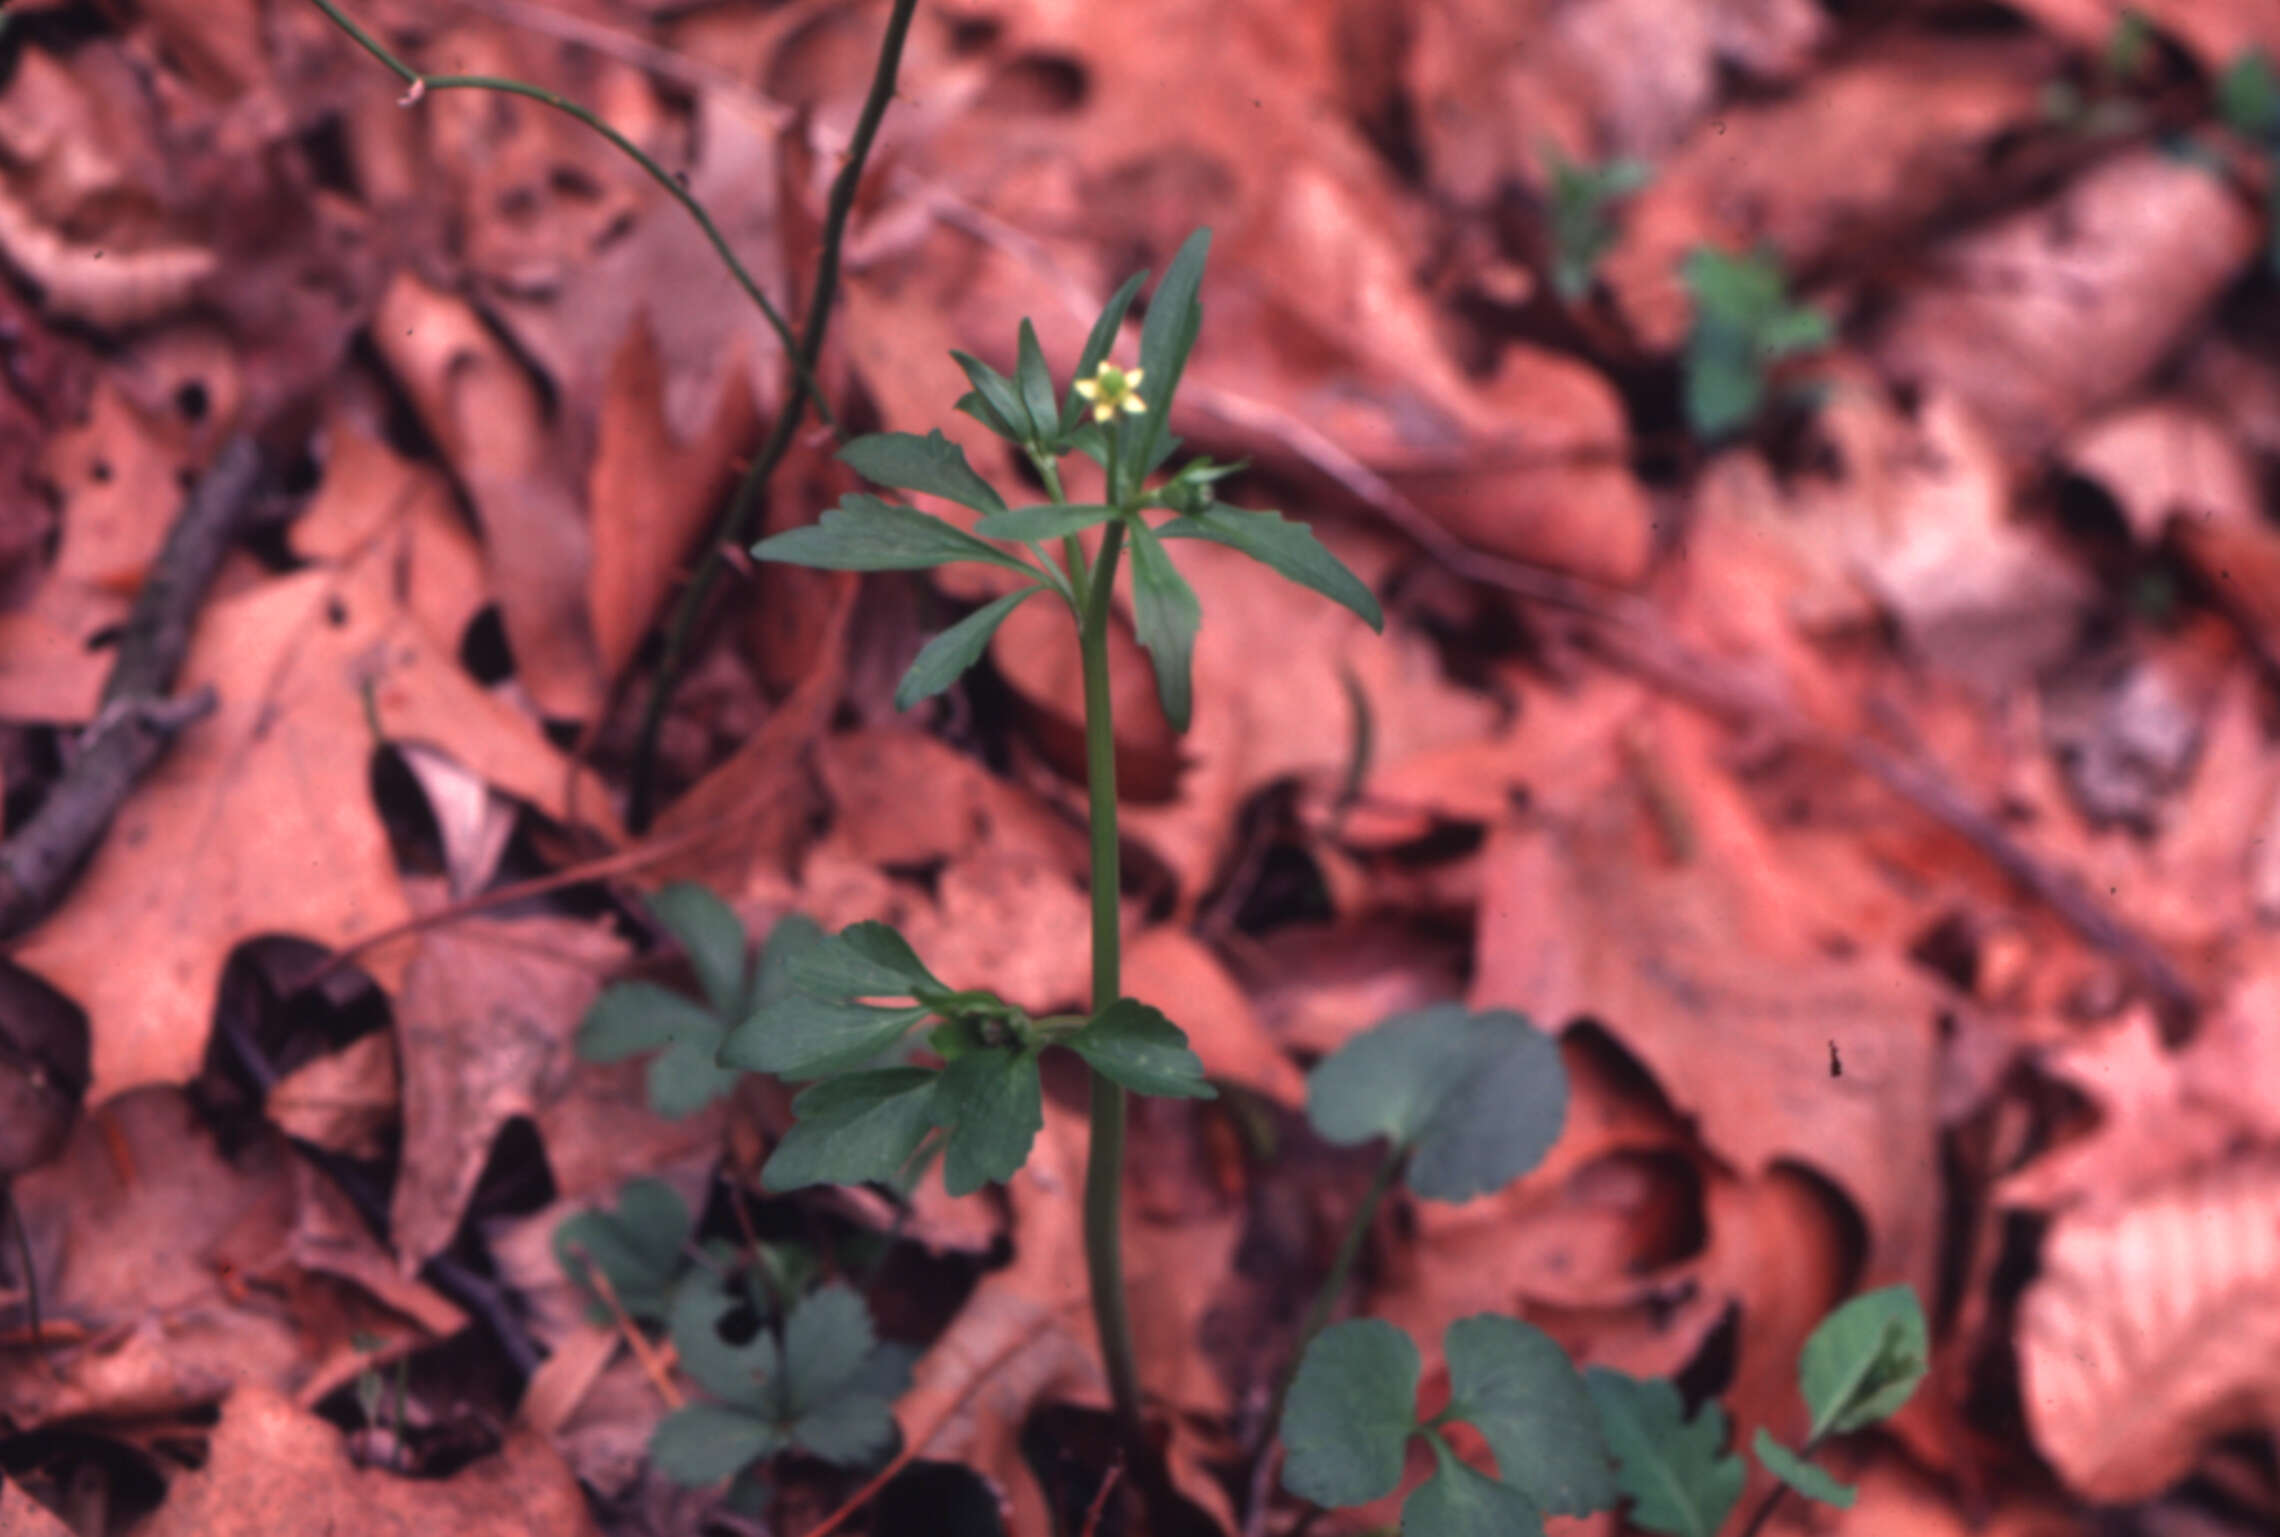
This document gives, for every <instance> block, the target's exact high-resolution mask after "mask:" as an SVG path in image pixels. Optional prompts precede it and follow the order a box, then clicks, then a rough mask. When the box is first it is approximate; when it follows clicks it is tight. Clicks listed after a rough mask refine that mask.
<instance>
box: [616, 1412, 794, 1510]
mask: <svg viewBox="0 0 2280 1537" xmlns="http://www.w3.org/2000/svg"><path fill="white" fill-rule="evenodd" d="M783 1446H784V1438H783V1436H782V1434H781V1433H780V1432H778V1431H777V1429H776V1428H775V1427H774V1426H773V1425H770V1424H769V1423H768V1422H767V1421H765V1420H760V1419H755V1418H753V1417H752V1416H751V1415H749V1414H744V1413H741V1412H740V1411H738V1410H735V1409H732V1408H729V1407H728V1406H727V1405H725V1404H689V1405H687V1406H685V1407H683V1408H679V1409H675V1410H674V1411H673V1412H672V1413H671V1414H668V1415H666V1416H665V1418H664V1419H662V1420H660V1421H658V1422H657V1429H656V1430H655V1431H654V1432H652V1433H651V1435H650V1438H649V1459H650V1461H651V1462H653V1463H655V1464H656V1465H657V1471H658V1472H660V1473H662V1474H664V1475H665V1476H666V1477H667V1478H670V1479H671V1480H673V1482H675V1483H677V1484H679V1485H681V1486H682V1487H683V1488H688V1489H702V1488H705V1487H707V1486H708V1485H712V1484H717V1483H719V1482H720V1481H721V1480H723V1479H725V1478H729V1477H732V1476H734V1475H735V1474H736V1473H738V1472H740V1471H741V1470H743V1469H744V1468H746V1467H748V1466H750V1465H751V1464H752V1463H755V1462H758V1461H759V1460H760V1459H761V1458H763V1457H772V1456H774V1455H775V1454H776V1453H777V1452H779V1451H781V1450H782V1449H783Z"/></svg>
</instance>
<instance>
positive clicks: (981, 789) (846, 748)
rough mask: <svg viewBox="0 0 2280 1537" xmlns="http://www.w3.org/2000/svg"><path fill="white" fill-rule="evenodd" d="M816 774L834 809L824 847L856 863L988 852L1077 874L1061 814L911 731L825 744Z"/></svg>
mask: <svg viewBox="0 0 2280 1537" xmlns="http://www.w3.org/2000/svg"><path fill="white" fill-rule="evenodd" d="M816 772H817V773H818V774H819V775H821V776H822V779H823V783H824V788H825V789H826V790H828V791H829V792H830V795H831V801H832V826H831V831H830V832H829V833H828V834H827V835H826V837H825V839H824V843H823V845H822V846H823V847H831V848H836V849H838V850H839V851H840V852H841V853H843V854H844V855H845V857H847V858H848V859H850V860H852V861H854V862H857V863H861V864H874V865H882V866H905V867H913V868H915V867H920V866H924V865H928V864H932V863H934V862H936V861H946V860H956V859H963V858H966V857H969V856H970V855H973V854H975V853H977V852H979V851H981V850H982V849H984V848H996V849H1000V850H1018V851H1020V852H1022V853H1026V854H1031V855H1034V856H1037V857H1038V858H1039V859H1040V860H1041V861H1047V862H1049V861H1053V860H1059V861H1062V862H1063V863H1064V867H1065V868H1067V869H1069V870H1071V871H1077V870H1081V869H1083V868H1084V861H1085V857H1086V856H1085V848H1086V844H1085V834H1084V831H1083V829H1082V828H1080V827H1078V826H1077V825H1076V824H1075V823H1074V822H1072V821H1071V820H1070V819H1069V817H1068V816H1067V815H1066V814H1065V813H1063V812H1062V811H1061V810H1059V809H1057V808H1055V807H1053V806H1051V805H1049V804H1048V803H1046V802H1045V801H1044V800H1042V799H1040V798H1039V797H1038V796H1037V794H1036V793H1035V792H1034V791H1031V790H1028V789H1026V788H1024V787H1022V786H1020V785H1017V784H1014V783H1011V782H1010V781H1007V780H1004V779H1000V778H999V777H998V776H997V775H995V774H992V773H991V772H989V770H988V769H986V768H985V767H983V766H982V765H981V764H980V763H979V762H977V761H976V760H975V759H974V758H972V757H971V756H969V755H968V754H965V753H962V752H959V751H958V750H957V749H955V748H953V747H951V746H950V745H949V744H948V743H946V742H944V741H942V739H941V738H939V737H935V736H929V735H928V734H926V733H925V732H923V731H919V730H916V729H914V728H912V727H911V726H909V725H906V724H901V723H897V724H894V725H889V726H878V727H872V728H870V729H868V730H861V731H848V732H840V733H837V734H835V735H832V736H829V737H826V738H824V740H823V741H821V742H820V743H818V744H817V745H816Z"/></svg>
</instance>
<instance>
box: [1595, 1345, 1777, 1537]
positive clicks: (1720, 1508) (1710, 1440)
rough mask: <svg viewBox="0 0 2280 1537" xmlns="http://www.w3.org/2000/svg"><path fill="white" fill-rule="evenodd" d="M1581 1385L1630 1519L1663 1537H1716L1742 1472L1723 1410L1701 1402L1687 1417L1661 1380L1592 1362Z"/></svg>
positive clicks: (1672, 1388)
mask: <svg viewBox="0 0 2280 1537" xmlns="http://www.w3.org/2000/svg"><path fill="white" fill-rule="evenodd" d="M1583 1382H1584V1387H1585V1389H1586V1390H1587V1391H1589V1393H1590V1394H1591V1402H1592V1404H1593V1406H1594V1407H1595V1408H1596V1409H1597V1410H1598V1413H1599V1428H1600V1432H1601V1433H1602V1434H1603V1435H1605V1436H1606V1438H1607V1446H1608V1449H1609V1450H1610V1451H1612V1452H1613V1453H1614V1454H1615V1485H1616V1487H1617V1488H1618V1489H1619V1490H1621V1491H1622V1492H1623V1493H1624V1494H1626V1495H1628V1496H1630V1498H1631V1502H1632V1503H1631V1510H1630V1515H1629V1519H1630V1522H1631V1524H1632V1525H1633V1526H1637V1527H1642V1528H1644V1529H1645V1530H1647V1531H1650V1532H1660V1533H1663V1534H1664V1537H1718V1529H1719V1528H1720V1527H1722V1526H1724V1525H1725V1524H1726V1516H1727V1513H1728V1512H1730V1511H1731V1510H1732V1509H1733V1508H1734V1502H1735V1501H1736V1500H1739V1499H1740V1498H1741V1497H1742V1484H1743V1482H1744V1481H1745V1480H1746V1478H1747V1477H1748V1472H1749V1470H1748V1468H1747V1467H1746V1466H1744V1464H1743V1462H1742V1459H1741V1458H1739V1457H1736V1456H1734V1455H1732V1454H1731V1453H1729V1452H1727V1451H1726V1450H1725V1440H1726V1416H1725V1413H1724V1411H1723V1410H1721V1409H1720V1408H1719V1407H1718V1405H1717V1403H1716V1402H1715V1401H1712V1402H1706V1403H1704V1404H1703V1406H1702V1408H1701V1411H1700V1412H1699V1413H1697V1414H1696V1415H1695V1416H1694V1418H1693V1419H1691V1420H1689V1419H1687V1418H1686V1410H1685V1405H1684V1404H1683V1403H1682V1402H1681V1401H1680V1399H1679V1396H1678V1388H1677V1387H1676V1386H1675V1385H1674V1384H1673V1383H1671V1382H1670V1380H1669V1379H1668V1378H1664V1377H1649V1378H1646V1379H1644V1380H1642V1379H1640V1378H1637V1377H1631V1376H1626V1375H1625V1374H1624V1373H1622V1372H1619V1371H1614V1370H1611V1369H1610V1368H1608V1367H1604V1366H1594V1367H1592V1368H1591V1369H1590V1370H1589V1371H1587V1372H1585V1373H1584V1378H1583Z"/></svg>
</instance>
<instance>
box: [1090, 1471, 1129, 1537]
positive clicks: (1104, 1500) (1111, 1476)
mask: <svg viewBox="0 0 2280 1537" xmlns="http://www.w3.org/2000/svg"><path fill="white" fill-rule="evenodd" d="M1123 1477H1124V1459H1123V1458H1121V1457H1119V1458H1117V1459H1116V1461H1114V1462H1112V1463H1110V1464H1109V1465H1108V1476H1107V1477H1106V1478H1104V1479H1102V1480H1101V1481H1100V1492H1099V1493H1097V1494H1095V1495H1094V1496H1093V1497H1092V1503H1091V1504H1090V1505H1088V1506H1086V1507H1085V1525H1084V1530H1083V1532H1081V1533H1080V1534H1079V1537H1100V1518H1101V1517H1102V1516H1104V1515H1106V1514H1107V1513H1108V1497H1109V1496H1110V1495H1111V1494H1113V1493H1115V1492H1116V1486H1117V1483H1118V1481H1120V1480H1121V1479H1122V1478H1123Z"/></svg>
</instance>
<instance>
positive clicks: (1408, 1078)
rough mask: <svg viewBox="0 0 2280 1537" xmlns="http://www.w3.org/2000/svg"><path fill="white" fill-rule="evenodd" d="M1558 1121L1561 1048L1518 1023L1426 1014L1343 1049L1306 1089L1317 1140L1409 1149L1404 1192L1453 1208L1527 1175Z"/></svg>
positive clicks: (1391, 1022) (1506, 1017)
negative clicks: (1378, 1141) (1378, 1142)
mask: <svg viewBox="0 0 2280 1537" xmlns="http://www.w3.org/2000/svg"><path fill="white" fill-rule="evenodd" d="M1566 1113H1567V1073H1566V1069H1565V1068H1564V1067H1562V1065H1561V1063H1560V1058H1559V1048H1558V1047H1557V1046H1556V1045H1555V1044H1554V1043H1553V1042H1552V1041H1551V1039H1550V1038H1549V1037H1548V1036H1546V1035H1544V1034H1543V1033H1542V1032H1541V1031H1539V1030H1537V1029H1536V1028H1535V1027H1534V1026H1533V1025H1531V1024H1529V1023H1528V1021H1527V1020H1526V1019H1524V1018H1523V1017H1521V1016H1520V1015H1518V1014H1514V1013H1511V1012H1509V1011H1506V1010H1500V1009H1498V1010H1489V1011H1486V1012H1484V1013H1480V1014H1470V1013H1467V1012H1466V1011H1465V1009H1464V1008H1463V1006H1462V1005H1459V1004H1436V1005H1433V1006H1431V1007H1429V1008H1424V1009H1418V1010H1413V1011H1411V1012H1409V1013H1405V1014H1397V1015H1395V1016H1393V1017H1392V1018H1391V1019H1388V1020H1386V1021H1385V1022H1384V1023H1383V1024H1380V1025H1377V1026H1375V1027H1373V1028H1372V1029H1369V1030H1366V1031H1364V1032H1363V1033H1362V1034H1360V1035H1358V1036H1356V1037H1354V1038H1353V1039H1352V1040H1350V1041H1348V1042H1347V1043H1346V1044H1345V1045H1344V1046H1343V1047H1341V1048H1339V1049H1338V1051H1337V1052H1335V1053H1333V1054H1332V1055H1331V1056H1330V1057H1329V1058H1328V1059H1326V1060H1325V1061H1323V1062H1322V1064H1321V1065H1320V1066H1318V1067H1316V1068H1315V1070H1314V1072H1313V1074H1312V1075H1311V1076H1310V1077H1309V1079H1308V1081H1307V1091H1306V1114H1307V1119H1308V1120H1309V1121H1311V1122H1312V1123H1313V1125H1314V1129H1315V1130H1316V1132H1318V1133H1319V1134H1320V1135H1321V1136H1322V1137H1323V1139H1324V1140H1326V1141H1330V1142H1335V1143H1339V1144H1341V1145H1351V1144H1354V1143H1357V1142H1367V1141H1369V1140H1371V1139H1372V1138H1376V1137H1384V1138H1387V1139H1388V1140H1390V1141H1391V1142H1393V1143H1394V1144H1395V1145H1396V1146H1400V1147H1406V1148H1408V1149H1410V1158H1409V1166H1408V1173H1407V1180H1408V1184H1409V1187H1410V1189H1411V1190H1413V1191H1415V1192H1416V1193H1417V1194H1418V1195H1421V1196H1424V1197H1426V1198H1427V1199H1430V1200H1436V1201H1463V1200H1469V1199H1471V1198H1472V1197H1473V1196H1476V1195H1480V1194H1482V1193H1484V1192H1486V1191H1490V1190H1494V1189H1498V1188H1500V1187H1501V1186H1503V1185H1505V1184H1508V1183H1510V1182H1511V1181H1512V1180H1514V1179H1517V1178H1518V1177H1519V1176H1520V1175H1522V1174H1524V1173H1526V1172H1527V1171H1528V1170H1529V1169H1531V1168H1533V1167H1535V1165H1536V1164H1537V1162H1539V1161H1540V1160H1541V1159H1542V1158H1543V1155H1544V1154H1545V1152H1546V1151H1548V1150H1549V1149H1550V1147H1551V1145H1552V1143H1553V1142H1555V1141H1557V1140H1558V1138H1559V1133H1560V1127H1561V1125H1562V1123H1563V1122H1564V1120H1565V1118H1566Z"/></svg>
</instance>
